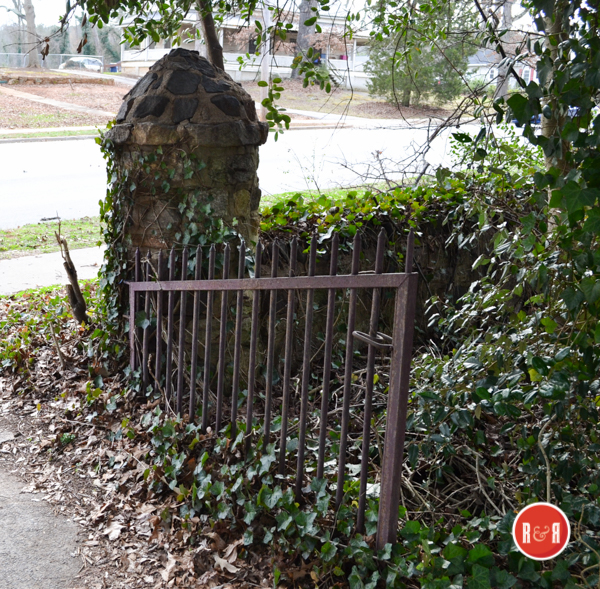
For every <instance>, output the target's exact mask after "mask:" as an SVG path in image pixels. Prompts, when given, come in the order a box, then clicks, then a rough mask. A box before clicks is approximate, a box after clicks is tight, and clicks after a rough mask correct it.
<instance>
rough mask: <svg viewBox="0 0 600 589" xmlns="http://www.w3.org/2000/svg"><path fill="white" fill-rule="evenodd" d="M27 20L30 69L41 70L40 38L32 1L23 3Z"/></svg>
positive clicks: (27, 0) (25, 0) (26, 0)
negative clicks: (36, 28) (36, 30)
mask: <svg viewBox="0 0 600 589" xmlns="http://www.w3.org/2000/svg"><path fill="white" fill-rule="evenodd" d="M23 8H24V9H25V18H26V19H27V44H26V45H27V47H29V49H28V53H29V67H33V68H39V67H41V66H40V58H39V56H38V36H37V33H36V32H35V11H34V10H33V4H32V3H31V0H24V1H23Z"/></svg>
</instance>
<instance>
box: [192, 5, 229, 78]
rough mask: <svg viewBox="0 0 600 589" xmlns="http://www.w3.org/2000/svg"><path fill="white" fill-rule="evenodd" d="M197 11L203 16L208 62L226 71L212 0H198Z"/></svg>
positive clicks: (203, 31)
mask: <svg viewBox="0 0 600 589" xmlns="http://www.w3.org/2000/svg"><path fill="white" fill-rule="evenodd" d="M197 9H198V11H199V12H200V15H201V24H202V34H203V35H204V42H205V43H206V53H207V55H208V61H210V62H211V63H212V64H213V65H214V66H215V67H218V68H220V69H222V70H224V69H225V62H224V61H223V47H222V46H221V43H220V42H219V36H218V35H217V29H216V27H215V20H214V18H213V13H212V6H211V3H210V0H198V5H197Z"/></svg>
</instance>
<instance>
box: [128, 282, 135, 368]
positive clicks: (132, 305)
mask: <svg viewBox="0 0 600 589" xmlns="http://www.w3.org/2000/svg"><path fill="white" fill-rule="evenodd" d="M135 297H136V292H135V290H133V289H132V288H130V289H129V368H131V370H132V371H134V370H135V353H136V346H135Z"/></svg>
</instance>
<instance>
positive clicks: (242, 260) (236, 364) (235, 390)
mask: <svg viewBox="0 0 600 589" xmlns="http://www.w3.org/2000/svg"><path fill="white" fill-rule="evenodd" d="M239 252H240V253H239V256H240V257H239V260H238V280H239V281H240V282H243V278H244V269H245V267H246V244H245V243H244V241H242V243H241V244H240V250H239ZM223 282H226V281H225V280H223ZM235 309H236V316H235V351H234V353H233V387H232V391H231V439H232V440H233V442H235V438H236V436H237V413H238V398H239V394H240V360H241V353H242V312H243V310H244V291H243V290H238V293H237V302H236V307H235Z"/></svg>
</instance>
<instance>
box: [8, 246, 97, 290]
mask: <svg viewBox="0 0 600 589" xmlns="http://www.w3.org/2000/svg"><path fill="white" fill-rule="evenodd" d="M103 256H104V249H103V248H99V247H90V248H84V249H78V250H72V251H71V259H72V260H73V263H74V264H75V268H77V277H78V278H79V279H80V280H88V279H90V278H96V277H97V276H98V270H99V269H100V266H101V265H102V260H103ZM68 283H69V279H68V278H67V273H66V272H65V269H64V267H63V259H62V256H61V255H60V252H56V253H53V254H39V255H37V256H25V257H22V258H13V259H10V260H0V295H9V294H14V293H17V292H20V291H22V290H27V289H30V288H38V287H41V286H52V285H54V284H59V285H64V284H68Z"/></svg>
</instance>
